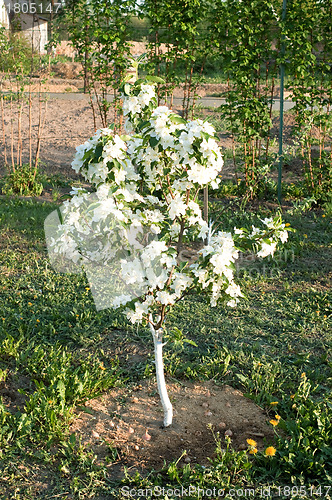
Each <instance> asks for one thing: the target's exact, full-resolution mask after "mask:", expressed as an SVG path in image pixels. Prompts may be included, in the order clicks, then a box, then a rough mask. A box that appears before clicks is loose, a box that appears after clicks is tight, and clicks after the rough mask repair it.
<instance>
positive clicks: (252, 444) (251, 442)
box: [247, 439, 257, 446]
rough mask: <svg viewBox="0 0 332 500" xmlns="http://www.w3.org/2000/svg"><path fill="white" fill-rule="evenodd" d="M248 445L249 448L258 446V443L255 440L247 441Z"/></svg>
mask: <svg viewBox="0 0 332 500" xmlns="http://www.w3.org/2000/svg"><path fill="white" fill-rule="evenodd" d="M247 443H248V445H249V446H256V445H257V443H256V441H254V439H247Z"/></svg>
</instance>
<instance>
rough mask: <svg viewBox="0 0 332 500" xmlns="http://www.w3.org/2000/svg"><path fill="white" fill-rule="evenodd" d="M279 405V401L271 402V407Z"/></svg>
mask: <svg viewBox="0 0 332 500" xmlns="http://www.w3.org/2000/svg"><path fill="white" fill-rule="evenodd" d="M277 404H278V401H271V403H270V405H272V406H273V405H277Z"/></svg>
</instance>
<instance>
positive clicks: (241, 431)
mask: <svg viewBox="0 0 332 500" xmlns="http://www.w3.org/2000/svg"><path fill="white" fill-rule="evenodd" d="M168 392H169V396H170V399H171V401H172V404H173V411H174V420H173V424H172V426H170V427H168V428H162V423H163V410H162V407H161V403H160V400H159V396H158V394H157V391H156V384H155V383H153V382H152V381H144V382H143V383H142V384H141V385H138V386H136V387H133V388H132V389H128V388H121V389H119V388H117V389H113V390H111V391H109V392H108V393H107V394H104V395H103V396H101V397H99V398H96V399H91V400H89V401H87V402H86V404H85V407H82V408H80V409H79V410H78V411H77V418H76V419H75V421H74V422H73V424H72V425H71V429H70V430H71V431H72V432H75V434H76V436H77V437H79V438H80V439H81V442H82V444H83V445H84V446H86V447H87V448H89V449H91V450H92V451H93V452H94V453H95V454H96V455H97V460H98V461H99V462H101V461H104V460H105V459H106V461H107V458H108V459H109V469H110V474H111V475H112V477H121V476H122V474H123V468H124V466H126V468H128V469H129V471H131V473H135V471H138V472H140V473H144V471H149V470H151V469H155V470H158V469H160V468H161V467H162V466H163V464H164V462H166V463H170V462H171V461H174V460H178V459H179V458H180V457H181V455H182V454H183V457H182V458H181V461H180V463H193V464H195V463H197V464H201V465H208V464H209V458H213V457H214V456H215V450H216V446H217V444H216V439H220V441H221V446H222V448H224V447H225V433H226V435H230V437H231V440H232V447H233V448H234V449H237V450H245V449H247V448H248V445H247V443H246V440H247V439H248V438H252V439H254V440H255V441H256V442H257V447H258V449H260V450H262V449H263V448H265V446H268V445H269V444H271V443H273V437H274V434H273V430H272V426H271V425H270V424H268V423H267V420H268V416H267V414H266V413H265V412H264V411H263V410H262V409H261V408H259V407H258V406H257V405H256V404H255V403H254V402H253V401H251V400H250V399H247V398H246V397H245V396H244V395H243V394H242V393H241V392H240V391H239V390H237V389H233V388H232V387H230V386H227V385H225V386H223V387H220V386H217V385H216V384H215V383H214V382H213V381H209V382H205V383H199V382H196V383H195V382H185V383H175V382H172V383H169V384H168ZM112 450H113V451H112ZM114 450H116V452H115V455H116V457H117V459H116V460H115V462H114ZM184 452H186V453H184Z"/></svg>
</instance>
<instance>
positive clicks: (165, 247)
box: [45, 80, 288, 427]
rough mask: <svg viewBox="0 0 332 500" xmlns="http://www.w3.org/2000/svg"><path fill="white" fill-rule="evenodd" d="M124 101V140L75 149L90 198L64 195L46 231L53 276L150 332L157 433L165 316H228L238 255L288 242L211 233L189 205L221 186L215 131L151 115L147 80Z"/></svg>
mask: <svg viewBox="0 0 332 500" xmlns="http://www.w3.org/2000/svg"><path fill="white" fill-rule="evenodd" d="M123 92H124V95H123V112H124V115H125V117H126V122H125V130H126V133H127V134H128V135H124V136H118V135H114V134H113V132H112V130H111V129H106V128H105V129H101V130H98V131H97V132H96V133H95V134H94V136H93V137H92V138H90V139H89V140H88V141H86V142H85V143H84V144H83V145H81V146H79V147H77V152H76V156H75V158H74V161H73V163H72V167H73V168H74V170H75V171H76V172H79V173H80V174H82V175H83V177H84V178H85V179H86V180H87V181H88V182H89V183H90V184H91V186H92V188H93V192H87V191H85V190H83V189H73V191H72V198H71V200H70V201H67V202H65V203H64V204H63V206H62V208H61V220H60V219H58V218H57V217H58V216H57V214H56V213H53V214H51V216H49V218H48V219H47V220H46V223H45V231H46V237H47V244H48V249H49V255H50V258H51V261H52V263H53V265H54V266H56V267H57V268H58V269H60V270H62V271H66V270H68V269H69V268H68V267H66V266H67V263H68V262H71V263H73V265H74V266H75V267H76V270H79V269H80V268H82V266H83V268H84V270H85V271H86V274H87V277H88V279H89V282H90V285H91V290H92V293H93V295H94V299H95V303H96V306H97V309H103V308H107V307H112V308H122V310H123V312H124V314H125V315H126V316H127V318H128V320H129V321H131V322H132V323H137V322H146V323H147V324H149V327H150V330H151V333H152V337H153V341H154V348H155V364H156V375H157V385H158V390H159V394H160V397H161V402H162V405H163V409H164V426H165V427H166V426H169V425H170V424H171V423H172V405H171V402H170V400H169V398H168V395H167V389H166V384H165V378H164V369H163V360H162V348H163V326H164V323H165V319H166V317H167V313H168V312H169V310H170V309H171V308H172V307H173V306H174V305H175V304H176V303H177V302H179V301H181V300H182V299H183V298H184V297H185V296H186V295H188V294H190V293H192V292H194V291H195V292H196V293H200V294H203V293H204V294H206V296H207V297H208V298H209V300H210V303H211V306H216V304H217V303H218V302H221V301H225V302H226V304H227V305H228V306H230V307H235V306H236V304H237V303H238V301H239V299H240V297H241V296H242V293H241V289H240V287H239V285H238V284H237V283H235V281H234V269H235V266H234V263H235V261H236V259H237V258H238V256H239V252H241V251H243V252H244V251H248V250H251V251H255V252H256V254H257V255H258V256H259V257H266V256H268V255H273V253H274V251H275V249H276V247H277V244H278V243H279V242H282V243H283V242H285V241H286V240H287V236H288V233H287V230H286V228H285V224H283V223H282V221H281V218H280V217H279V216H278V217H275V218H270V219H265V220H262V221H261V222H262V224H261V226H262V227H261V228H256V227H254V226H252V228H251V229H250V230H248V229H237V228H234V233H233V234H231V233H228V232H222V231H219V232H214V231H213V230H212V224H210V225H208V224H207V222H206V221H205V220H204V219H203V217H202V211H201V207H200V204H199V202H198V195H199V193H200V191H201V190H202V188H204V187H206V186H211V187H213V188H215V187H217V186H218V184H219V182H220V178H219V173H220V171H221V169H222V166H223V159H222V154H221V151H220V148H219V146H218V144H217V138H216V137H215V131H214V128H213V127H212V126H211V125H210V124H209V123H207V122H203V121H202V120H190V121H187V120H184V119H183V118H181V117H180V116H178V115H177V114H175V113H174V112H172V111H171V110H169V109H168V108H167V107H166V106H159V107H158V106H157V100H156V94H155V89H154V82H153V80H147V81H142V80H138V81H137V82H136V83H135V84H134V85H129V84H125V85H124V88H123ZM52 217H53V218H52ZM188 255H189V257H188ZM63 259H65V260H63ZM61 266H62V267H61Z"/></svg>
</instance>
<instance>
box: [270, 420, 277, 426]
mask: <svg viewBox="0 0 332 500" xmlns="http://www.w3.org/2000/svg"><path fill="white" fill-rule="evenodd" d="M270 424H272V425H273V427H276V426H277V425H278V424H279V420H270Z"/></svg>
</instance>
